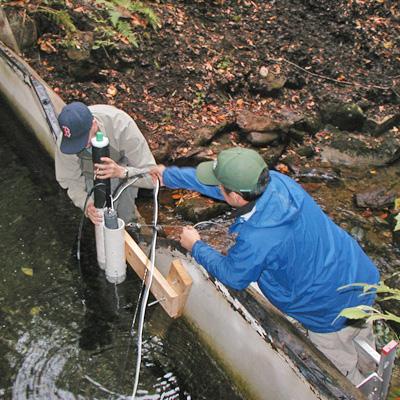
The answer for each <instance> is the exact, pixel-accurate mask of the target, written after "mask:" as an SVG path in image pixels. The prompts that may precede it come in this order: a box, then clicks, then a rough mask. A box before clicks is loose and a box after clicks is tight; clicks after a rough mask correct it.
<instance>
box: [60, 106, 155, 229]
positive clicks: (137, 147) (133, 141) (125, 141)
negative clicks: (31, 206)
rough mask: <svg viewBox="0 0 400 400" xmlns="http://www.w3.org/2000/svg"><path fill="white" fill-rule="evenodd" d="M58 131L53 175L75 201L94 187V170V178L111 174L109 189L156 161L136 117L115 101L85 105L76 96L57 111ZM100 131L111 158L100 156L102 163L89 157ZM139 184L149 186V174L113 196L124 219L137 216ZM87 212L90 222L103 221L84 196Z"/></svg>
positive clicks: (79, 203) (80, 202)
mask: <svg viewBox="0 0 400 400" xmlns="http://www.w3.org/2000/svg"><path fill="white" fill-rule="evenodd" d="M58 122H59V124H60V127H61V130H62V132H63V135H62V136H61V137H60V138H59V139H58V141H57V149H56V153H55V169H56V179H57V181H58V183H59V184H60V186H61V187H62V188H63V189H67V193H68V196H69V197H70V199H71V200H72V201H73V203H74V204H75V206H77V207H79V208H81V209H82V210H83V207H84V205H85V200H86V197H87V194H88V193H89V191H90V190H91V188H92V187H93V175H94V171H96V176H97V178H99V179H107V178H111V192H113V190H115V188H116V187H117V186H118V185H119V183H121V181H123V180H127V179H128V178H131V177H133V176H134V175H136V174H138V173H143V172H147V171H148V170H149V169H150V168H151V167H153V166H155V160H154V157H153V155H152V154H151V151H150V149H149V146H148V144H147V142H146V139H145V138H144V137H143V135H142V133H141V132H140V130H139V128H138V127H137V125H136V123H135V121H134V120H133V119H132V118H131V117H130V116H129V115H128V114H127V113H125V112H124V111H122V110H119V109H118V108H116V107H113V106H109V105H104V104H98V105H93V106H89V107H87V106H86V105H85V104H83V103H80V102H73V103H70V104H68V105H66V106H65V107H64V108H63V109H62V111H61V113H60V115H59V117H58ZM97 131H101V132H102V133H103V134H104V136H106V137H107V138H108V139H109V142H110V158H108V157H103V158H102V163H101V164H95V165H94V166H93V163H92V154H91V139H92V138H93V137H94V136H95V135H96V132H97ZM138 187H144V188H152V187H153V183H152V181H151V178H149V177H148V178H147V177H146V178H141V179H139V180H138V181H137V182H136V183H135V186H130V187H128V188H127V189H126V190H124V192H123V193H122V195H121V196H120V198H119V199H118V201H117V202H116V210H117V213H118V216H119V217H120V218H122V219H123V220H124V221H125V223H128V222H133V221H135V220H136V217H137V216H136V207H135V199H136V197H137V192H138ZM84 211H85V213H86V216H87V217H88V218H90V220H91V221H92V222H93V223H94V224H99V223H101V221H102V215H101V214H100V213H99V212H98V210H97V209H96V208H95V206H94V204H93V200H92V199H89V200H88V202H87V206H86V210H84Z"/></svg>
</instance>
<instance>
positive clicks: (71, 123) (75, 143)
mask: <svg viewBox="0 0 400 400" xmlns="http://www.w3.org/2000/svg"><path fill="white" fill-rule="evenodd" d="M58 123H59V124H60V128H61V131H62V133H63V137H62V140H61V146H60V150H61V151H62V152H63V153H65V154H77V153H79V152H80V151H82V150H83V149H84V148H85V147H86V145H87V142H88V139H89V132H90V128H91V127H92V123H93V115H92V113H91V112H90V110H89V108H88V106H86V105H85V104H83V103H81V102H79V101H74V102H73V103H70V104H67V105H66V106H65V107H64V108H63V109H62V111H61V113H60V115H59V116H58Z"/></svg>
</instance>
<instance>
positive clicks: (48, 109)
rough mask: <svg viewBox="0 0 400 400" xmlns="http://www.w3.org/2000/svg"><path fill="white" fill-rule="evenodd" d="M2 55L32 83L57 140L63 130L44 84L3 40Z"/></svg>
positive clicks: (0, 45) (0, 47) (26, 81)
mask: <svg viewBox="0 0 400 400" xmlns="http://www.w3.org/2000/svg"><path fill="white" fill-rule="evenodd" d="M0 56H1V57H3V58H4V59H6V60H7V62H8V65H10V67H11V68H12V69H13V70H14V71H16V72H18V73H19V74H21V75H22V77H23V80H24V82H25V83H26V84H27V85H32V87H33V89H34V90H35V93H36V96H37V97H38V99H39V101H40V104H41V106H42V108H43V112H44V114H45V116H46V119H47V122H48V124H49V128H50V131H51V133H52V135H53V138H54V140H55V141H57V138H58V137H59V136H61V135H62V132H61V129H60V126H59V124H58V121H57V117H56V113H55V111H54V106H53V103H52V102H51V100H50V97H49V95H48V93H47V90H46V88H45V87H44V85H43V84H42V83H41V82H40V81H39V80H38V79H36V78H35V77H34V76H33V75H32V74H31V73H30V72H29V70H28V68H26V67H25V65H24V64H23V63H22V62H21V61H19V60H18V58H17V57H15V56H14V55H13V54H12V52H11V51H10V50H9V49H8V48H7V47H6V46H4V45H2V44H1V42H0Z"/></svg>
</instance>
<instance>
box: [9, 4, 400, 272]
mask: <svg viewBox="0 0 400 400" xmlns="http://www.w3.org/2000/svg"><path fill="white" fill-rule="evenodd" d="M8 3H9V5H11V6H13V5H14V6H18V7H22V8H23V7H24V6H26V5H27V3H29V2H26V1H22V0H21V1H13V2H8ZM31 3H32V4H34V3H35V2H34V1H33V2H31ZM94 3H95V2H93V1H90V0H87V1H74V2H72V1H68V2H66V5H67V7H68V8H69V12H70V14H71V16H72V18H73V20H74V22H75V23H76V24H77V26H79V30H80V31H81V32H91V31H95V28H96V27H95V26H93V24H91V23H90V22H88V19H87V18H86V16H85V15H86V14H87V11H88V10H89V8H90V7H93V4H94ZM146 4H149V5H150V6H151V7H152V9H153V10H154V11H155V13H156V14H157V16H158V17H159V19H160V27H159V28H158V29H157V30H153V29H151V28H150V27H149V26H147V24H146V22H145V21H144V20H143V19H141V18H139V17H135V18H131V20H130V21H131V23H134V25H135V26H136V29H137V34H138V44H139V45H138V47H134V46H132V45H129V44H128V43H126V41H124V40H121V41H120V43H119V44H118V45H117V46H116V47H114V48H105V47H100V48H98V49H96V50H93V49H92V51H90V54H89V55H88V56H87V57H85V58H84V59H80V58H79V56H78V57H76V58H75V59H72V58H71V54H68V51H66V50H65V48H63V47H62V46H57V43H59V41H60V40H61V39H62V36H63V31H62V30H61V31H60V30H57V29H54V27H52V26H51V25H49V24H48V23H46V22H43V19H41V20H39V23H38V28H39V32H38V34H39V40H38V41H37V42H36V43H35V44H34V46H33V47H31V48H30V49H27V50H25V51H24V56H25V58H26V59H27V61H28V62H29V63H30V64H31V65H32V67H33V68H35V69H36V70H37V71H38V72H39V74H40V75H41V76H42V78H43V79H44V80H45V81H46V82H47V83H48V84H49V85H50V86H51V87H52V88H53V89H54V91H55V92H56V93H58V94H59V95H60V96H61V97H62V98H63V100H64V101H65V102H71V101H82V102H84V103H86V104H88V105H91V104H101V103H106V104H111V105H115V106H116V107H118V108H121V109H123V110H124V111H126V112H127V113H129V114H130V115H131V116H132V117H133V118H134V119H135V121H136V122H137V124H138V125H139V127H140V129H141V130H142V132H143V134H144V135H145V137H146V138H147V140H148V142H149V145H150V148H151V150H152V151H153V153H154V155H155V157H156V160H157V161H158V162H163V163H166V164H173V163H176V162H178V163H180V164H182V163H185V162H186V163H192V164H193V160H191V156H194V158H196V156H198V154H197V150H198V149H197V146H198V145H199V141H198V136H199V130H200V129H202V128H206V127H207V128H209V127H214V128H215V129H216V130H217V131H218V127H219V126H222V127H224V126H229V125H230V124H231V126H232V123H235V122H236V121H237V116H238V115H239V114H240V113H242V112H243V111H250V112H251V113H253V114H255V115H262V116H266V117H269V118H271V119H273V120H280V119H282V118H283V119H285V118H286V119H287V118H289V119H290V118H292V117H293V116H296V115H300V116H315V115H318V114H319V113H320V112H321V109H322V108H323V107H324V105H325V104H327V103H330V102H332V101H340V102H342V103H344V104H346V103H352V104H357V105H358V106H359V107H360V108H361V109H362V111H363V113H364V114H365V116H366V118H368V119H370V120H374V121H378V122H379V121H382V120H384V119H385V118H387V117H390V116H393V115H397V116H398V115H399V104H400V3H399V2H398V1H396V0H393V1H392V0H337V1H331V0H278V1H275V0H270V1H265V0H215V1H213V0H193V1H184V0H180V1H163V0H159V1H154V2H148V3H146ZM270 75H273V76H274V77H275V78H276V80H277V81H280V82H281V83H282V85H281V86H280V87H279V89H277V90H266V89H265V85H264V86H263V85H262V82H261V81H262V79H261V78H260V77H264V78H265V76H270ZM260 82H261V84H260ZM264 83H265V82H264ZM399 120H400V119H399V117H397V123H394V124H392V126H391V129H390V131H388V135H389V139H390V140H391V139H393V140H394V139H396V140H400V132H399ZM228 133H229V134H228V135H225V136H224V137H218V136H217V135H216V136H215V140H210V141H209V142H208V144H207V147H206V149H204V148H203V149H201V150H202V153H201V157H197V158H196V161H198V160H199V159H200V160H201V159H204V158H207V157H210V158H212V157H213V156H215V154H216V153H218V151H220V150H221V149H222V148H225V147H227V146H233V145H242V146H247V147H249V146H251V144H250V143H249V142H248V140H246V138H245V137H244V136H243V133H241V132H240V131H238V130H237V129H235V128H233V129H231V130H230V131H229V132H228ZM365 134H366V132H362V131H358V132H357V131H356V132H355V133H354V132H353V135H356V136H357V135H358V136H357V138H358V139H360V138H361V139H362V138H363V137H364V136H363V135H365ZM333 135H334V133H333ZM330 136H332V132H331V131H329V132H328V133H327V131H326V129H325V128H324V127H322V128H321V130H319V131H318V130H317V131H316V132H311V133H309V134H308V135H306V136H304V137H303V140H301V141H298V140H297V141H291V142H290V143H289V144H288V143H287V142H285V143H283V150H282V151H281V152H278V153H279V154H278V160H275V163H274V164H273V165H271V168H276V169H278V170H280V171H281V172H284V173H288V174H289V175H293V174H294V172H296V168H292V167H293V165H291V163H289V162H288V158H286V160H285V157H287V156H288V154H292V155H293V154H295V155H296V156H297V158H296V159H295V160H296V162H295V163H297V166H298V167H318V166H321V165H324V166H325V167H326V164H323V163H321V158H320V156H319V154H318V148H319V146H320V144H321V143H320V142H321V138H329V137H330ZM367 136H368V135H367ZM349 138H350V136H349ZM213 139H214V138H213ZM361 139H360V140H361ZM345 140H347V139H345ZM349 140H350V139H349ZM374 141H375V142H377V141H378V139H376V138H373V140H372V144H371V142H370V144H368V146H369V147H371V146H373V142H374ZM393 143H397V144H396V146H399V143H400V142H399V141H397V142H393ZM281 144H282V143H281ZM304 144H306V145H308V146H309V147H312V148H313V150H314V151H313V154H312V155H307V156H304V155H303V156H302V155H299V152H298V150H299V149H300V147H303V146H304ZM394 145H395V144H393V146H394ZM368 146H367V147H368ZM259 149H260V151H261V152H262V154H263V155H265V154H268V152H270V151H271V152H274V151H275V150H276V144H275V148H274V147H273V146H269V145H265V146H264V147H261V148H259ZM274 149H275V150H274ZM399 149H400V147H398V148H395V149H394V151H393V153H394V155H395V156H396V157H397V158H393V160H394V161H395V162H396V161H397V160H398V158H399V156H400V150H399ZM285 163H286V164H285ZM381 167H382V165H381ZM328 169H329V170H330V171H332V172H338V171H339V172H340V173H339V176H340V175H341V174H342V177H343V179H345V178H346V179H347V180H346V179H345V185H344V186H340V187H337V186H330V185H327V184H326V182H324V181H319V182H318V183H313V182H311V183H304V184H303V186H304V187H305V189H306V190H308V191H309V192H311V193H312V195H313V196H314V198H316V200H317V201H318V203H319V204H320V205H321V206H322V207H323V209H324V210H325V211H326V212H327V213H328V214H329V215H330V216H331V217H332V218H333V219H334V220H335V221H336V222H337V223H339V224H340V225H341V226H343V227H344V228H345V229H347V230H348V231H349V232H351V233H352V234H353V235H354V236H356V237H357V239H358V240H359V241H360V242H361V243H362V244H363V246H364V247H365V248H367V250H368V254H370V255H373V257H374V261H375V262H376V263H377V265H378V266H379V268H380V270H381V272H384V273H385V275H389V274H390V273H392V272H393V270H396V268H397V267H398V266H399V251H398V249H396V248H395V247H393V246H392V240H393V237H392V236H393V232H392V231H393V221H390V216H391V215H392V216H393V215H394V214H395V212H396V210H395V208H394V207H393V205H392V206H389V205H388V204H387V203H385V204H382V205H381V206H380V207H379V206H378V207H377V208H375V209H374V208H372V209H371V208H368V207H364V208H359V207H355V205H354V195H355V194H357V193H359V192H362V191H363V190H364V191H365V190H369V189H371V188H376V187H379V186H383V187H384V189H385V190H392V191H394V193H395V197H396V198H399V197H400V184H399V179H398V178H399V171H398V162H397V167H396V166H395V165H393V163H392V164H391V165H390V166H389V165H388V166H387V168H381V169H377V168H375V166H373V165H372V166H371V165H367V166H366V167H363V168H362V170H360V171H359V172H355V169H356V166H352V167H351V168H350V170H346V168H345V167H344V166H343V165H342V166H340V167H335V166H333V165H330V166H329V168H328ZM388 217H389V218H388ZM388 221H389V222H388ZM360 229H361V231H366V234H365V232H364V233H363V232H361V233H360V234H359V235H358V233H359V232H360ZM396 260H397V261H396Z"/></svg>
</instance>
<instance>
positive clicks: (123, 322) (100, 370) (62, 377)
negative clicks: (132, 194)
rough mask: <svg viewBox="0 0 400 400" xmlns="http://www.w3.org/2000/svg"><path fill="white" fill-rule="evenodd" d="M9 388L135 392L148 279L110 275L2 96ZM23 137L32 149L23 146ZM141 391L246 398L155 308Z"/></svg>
mask: <svg viewBox="0 0 400 400" xmlns="http://www.w3.org/2000/svg"><path fill="white" fill-rule="evenodd" d="M0 110H1V111H0V121H1V122H0V158H1V160H2V163H1V164H2V168H1V169H0V181H1V189H0V192H1V195H0V209H1V210H2V216H1V219H0V266H1V268H0V398H4V399H17V400H23V399H68V400H69V399H79V400H83V399H125V398H130V395H131V392H132V387H133V376H134V372H135V363H136V327H135V330H134V336H133V338H132V337H131V336H130V329H131V324H132V317H133V314H134V311H135V307H136V304H137V298H138V294H139V291H140V286H141V285H140V282H139V280H138V279H137V278H136V276H134V275H133V273H131V272H130V271H128V277H127V280H126V281H125V282H124V283H123V284H121V285H118V286H116V287H115V286H113V285H111V284H109V283H107V282H106V280H105V278H104V275H103V273H102V272H101V271H99V269H98V267H97V264H96V257H95V252H94V243H93V232H92V231H91V229H90V226H89V224H87V225H85V228H84V231H83V237H82V260H81V264H80V265H78V263H77V260H76V257H75V251H76V238H77V231H78V226H79V221H80V218H81V214H80V212H79V210H77V209H76V208H75V207H73V206H72V205H71V203H70V201H69V200H68V199H67V197H66V195H65V193H63V191H62V190H61V189H60V188H59V187H58V184H57V182H56V181H55V178H54V171H53V165H52V162H51V160H50V159H49V158H48V157H47V156H46V155H45V154H44V153H43V152H40V149H38V148H37V145H36V144H35V143H34V142H35V141H34V140H33V139H32V143H31V144H30V143H28V145H27V146H25V145H24V146H22V144H23V143H25V144H27V140H28V141H29V139H27V138H28V137H29V136H24V134H23V132H22V128H21V127H20V126H18V124H17V122H16V120H15V118H14V117H13V116H12V113H11V112H10V110H9V109H8V108H6V106H5V104H3V103H0ZM21 147H24V151H22V150H21ZM137 398H138V399H241V398H243V397H242V395H241V394H240V393H239V391H238V389H237V388H236V387H234V386H233V385H232V383H231V382H230V381H229V379H228V378H227V376H226V375H225V374H224V373H223V372H222V370H221V369H220V367H219V366H218V364H217V363H216V362H215V361H214V360H213V359H212V358H211V356H210V355H209V354H208V353H207V350H206V349H205V348H204V347H202V345H201V344H200V343H199V341H198V337H197V336H196V334H195V332H193V330H192V329H191V328H190V326H188V325H187V324H186V323H185V321H184V320H183V319H179V320H176V321H175V320H174V321H173V320H171V319H169V318H168V317H167V316H166V315H165V314H164V312H163V311H162V309H161V308H160V307H159V306H157V305H156V306H153V307H150V308H149V309H148V311H147V317H146V324H145V330H144V345H143V357H142V368H141V374H140V383H139V389H138V395H137Z"/></svg>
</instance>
